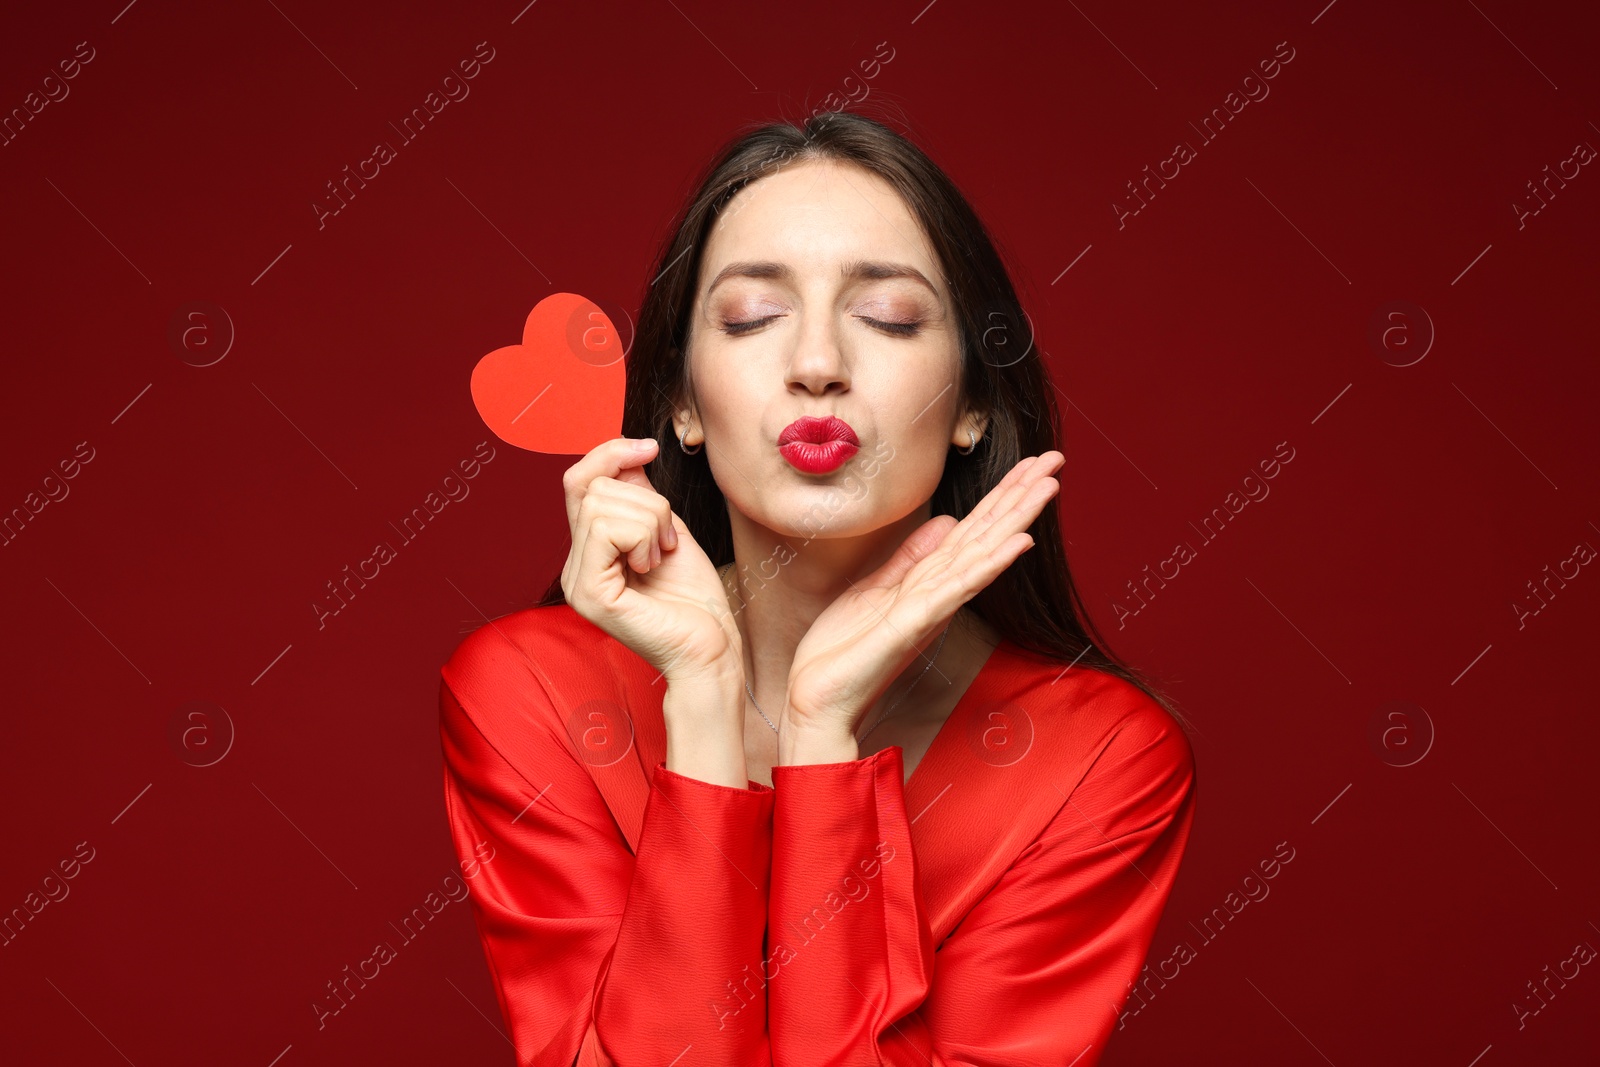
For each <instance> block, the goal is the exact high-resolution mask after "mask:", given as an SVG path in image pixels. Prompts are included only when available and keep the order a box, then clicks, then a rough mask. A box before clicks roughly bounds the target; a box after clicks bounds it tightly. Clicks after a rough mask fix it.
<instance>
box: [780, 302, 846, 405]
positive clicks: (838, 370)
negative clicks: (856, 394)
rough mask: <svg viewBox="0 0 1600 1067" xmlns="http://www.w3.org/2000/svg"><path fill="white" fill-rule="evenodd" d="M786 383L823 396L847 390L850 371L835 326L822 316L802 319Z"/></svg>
mask: <svg viewBox="0 0 1600 1067" xmlns="http://www.w3.org/2000/svg"><path fill="white" fill-rule="evenodd" d="M787 383H788V385H789V387H790V388H791V389H793V388H794V387H796V386H798V387H800V388H802V389H804V390H806V391H807V392H808V393H812V394H814V395H817V396H825V395H827V394H828V392H829V391H843V390H846V389H849V388H850V369H849V367H848V366H847V364H846V361H845V356H844V351H843V350H842V349H841V348H840V345H839V334H838V328H837V326H836V325H835V324H834V323H833V322H831V321H830V320H829V318H828V317H827V316H824V315H810V316H807V315H804V314H803V313H802V315H801V327H800V336H799V338H798V340H797V341H796V342H795V347H794V351H793V352H791V353H790V354H789V367H788V371H787Z"/></svg>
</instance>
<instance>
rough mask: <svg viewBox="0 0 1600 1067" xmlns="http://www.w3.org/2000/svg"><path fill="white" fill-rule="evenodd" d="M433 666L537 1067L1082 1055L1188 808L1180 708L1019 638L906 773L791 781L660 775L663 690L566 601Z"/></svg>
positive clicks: (451, 777) (482, 908)
mask: <svg viewBox="0 0 1600 1067" xmlns="http://www.w3.org/2000/svg"><path fill="white" fill-rule="evenodd" d="M441 674H442V676H443V683H444V684H443V685H442V686H441V688H440V692H439V704H440V732H441V737H442V741H443V747H444V790H445V801H446V807H447V810H448V814H449V822H450V832H451V836H452V838H453V840H454V843H455V848H456V852H457V855H458V856H459V857H460V858H461V860H462V864H463V871H464V872H465V873H466V874H467V875H468V876H469V882H468V885H469V886H470V887H471V890H472V893H471V900H472V905H473V911H474V914H475V916H476V918H477V923H478V930H479V934H480V936H481V938H482V941H483V947H484V953H485V955H486V956H487V958H488V962H489V969H490V971H491V973H492V975H493V978H494V985H495V991H496V994H497V996H498V998H499V1001H500V1010H501V1012H502V1013H503V1014H504V1016H505V1018H506V1020H507V1022H508V1024H509V1027H510V1031H511V1038H512V1041H513V1042H514V1043H515V1045H516V1057H517V1063H518V1064H519V1065H523V1064H528V1065H533V1067H570V1065H573V1064H579V1065H583V1067H611V1065H621V1067H668V1065H672V1064H678V1065H680V1067H688V1065H690V1064H694V1065H701V1067H704V1065H738V1067H743V1065H748V1064H759V1065H778V1067H813V1065H815V1067H821V1065H830V1067H832V1065H855V1064H862V1065H868V1064H870V1065H880V1064H891V1065H895V1067H902V1065H903V1067H942V1065H955V1064H967V1065H1007V1067H1016V1065H1023V1064H1028V1065H1032V1064H1053V1065H1057V1067H1061V1065H1066V1064H1071V1065H1073V1067H1090V1065H1092V1064H1094V1063H1095V1062H1097V1061H1098V1060H1099V1058H1100V1056H1101V1053H1102V1052H1103V1050H1104V1048H1105V1045H1106V1041H1107V1039H1108V1038H1109V1037H1110V1035H1111V1032H1112V1029H1113V1027H1114V1026H1115V1024H1116V1021H1117V1016H1118V1013H1119V1012H1120V1011H1121V1009H1122V1006H1123V1004H1124V1002H1125V1001H1126V999H1127V997H1128V994H1129V991H1130V988H1131V985H1132V982H1133V980H1134V978H1135V977H1136V976H1137V974H1138V972H1139V969H1140V966H1141V965H1142V964H1143V962H1144V959H1145V954H1146V952H1147V951H1148V949H1149V947H1150V940H1151V938H1152V937H1153V935H1154V933H1155V926H1156V921H1157V919H1158V918H1159V917H1160V915H1161V910H1162V908H1163V906H1164V905H1165V904H1166V901H1167V897H1168V895H1169V893H1170V891H1171V889H1172V882H1173V878H1174V877H1175V876H1176V874H1177V871H1178V866H1179V863H1180V861H1181V859H1182V856H1183V850H1184V846H1185V844H1186V843H1187V841H1188V837H1189V829H1190V825H1191V822H1192V820H1193V817H1194V795H1195V774H1194V763H1193V756H1192V754H1191V751H1190V747H1189V743H1188V741H1187V739H1186V738H1185V736H1184V734H1183V732H1182V731H1181V729H1180V728H1179V727H1178V726H1177V724H1176V723H1175V722H1174V721H1173V720H1172V718H1171V716H1169V715H1168V714H1167V713H1166V712H1165V711H1164V710H1163V709H1162V708H1161V707H1160V706H1159V705H1158V704H1156V703H1155V702H1154V701H1152V700H1151V699H1150V698H1148V697H1147V696H1145V695H1144V694H1143V693H1142V692H1141V691H1140V690H1139V689H1138V688H1137V687H1135V686H1133V685H1131V684H1129V683H1127V682H1125V681H1123V680H1121V679H1119V678H1115V677H1113V676H1111V675H1107V674H1104V673H1102V672H1099V671H1093V670H1085V669H1071V670H1066V671H1063V669H1062V668H1061V666H1060V665H1058V664H1053V663H1050V662H1048V661H1045V660H1043V659H1040V658H1038V657H1035V656H1032V655H1030V654H1029V653H1027V652H1026V651H1025V650H1023V649H1021V648H1020V647H1018V646H1016V645H1014V644H1012V643H1011V642H1009V641H1003V642H1002V643H1001V644H1000V645H999V646H998V647H997V648H996V649H995V650H994V652H993V653H992V654H991V655H990V657H989V659H988V661H987V662H986V663H985V664H984V666H983V669H982V670H981V671H980V672H979V674H978V676H977V678H976V679H975V680H974V681H973V682H972V683H971V685H970V686H969V688H968V689H967V691H966V693H965V694H963V696H962V697H961V700H960V702H959V703H958V704H957V706H956V708H955V710H954V711H953V712H952V713H951V715H950V718H949V719H948V720H947V721H946V722H945V723H944V725H943V726H942V727H941V729H940V730H939V732H938V734H937V735H936V736H935V737H934V740H933V742H932V744H931V745H930V747H929V749H928V751H927V754H926V755H925V756H924V757H923V759H922V760H921V761H920V762H919V763H918V764H917V766H916V768H915V771H914V773H913V774H912V775H911V778H910V780H909V781H905V780H904V778H903V774H904V765H903V763H902V761H901V756H902V752H901V749H900V747H899V746H898V745H892V746H890V747H888V748H885V749H883V750H881V751H879V752H877V753H875V754H873V755H871V756H867V757H865V758H862V759H858V760H853V761H848V762H843V763H826V764H811V765H802V766H786V765H779V766H775V767H773V769H772V780H773V785H772V787H771V788H769V787H766V786H764V785H761V784H760V783H757V782H750V783H749V787H748V788H746V789H736V788H732V787H730V786H724V785H715V784H712V783H709V782H703V781H700V780H699V779H695V778H690V777H687V776H685V775H680V774H677V773H675V772H673V771H670V770H668V769H667V767H666V764H665V759H666V729H665V724H664V722H663V720H662V712H661V704H662V695H663V693H664V691H665V687H664V683H663V682H662V681H660V680H659V679H656V678H655V671H654V670H652V669H651V668H650V667H649V666H648V665H647V664H646V663H645V662H644V661H643V660H642V659H641V658H640V657H638V656H637V655H635V654H634V653H632V652H631V651H629V650H628V649H627V648H626V647H625V646H623V645H622V644H620V643H619V642H617V641H616V640H615V639H613V638H611V637H610V636H609V635H607V634H606V633H605V632H604V631H602V630H600V629H599V628H598V627H596V626H594V625H593V624H592V623H590V622H589V621H588V620H586V619H584V618H583V617H582V616H580V615H578V614H577V613H576V612H575V611H573V609H572V608H571V607H570V606H567V605H561V606H554V607H544V608H534V609H531V610H528V611H522V612H518V613H516V614H513V615H509V616H506V617H505V618H501V619H497V620H495V621H494V622H492V623H489V624H488V625H486V626H484V627H483V628H482V629H480V630H478V631H476V632H474V633H473V634H472V635H470V636H469V637H467V638H466V639H465V640H464V641H462V642H461V644H460V646H459V647H458V648H457V649H456V650H455V653H454V654H453V655H452V656H451V657H450V660H449V661H448V662H447V663H446V664H445V665H444V667H443V669H442V671H441Z"/></svg>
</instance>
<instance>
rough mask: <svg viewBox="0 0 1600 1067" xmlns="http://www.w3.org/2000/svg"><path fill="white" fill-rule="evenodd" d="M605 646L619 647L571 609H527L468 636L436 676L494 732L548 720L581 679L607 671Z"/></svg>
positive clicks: (557, 606)
mask: <svg viewBox="0 0 1600 1067" xmlns="http://www.w3.org/2000/svg"><path fill="white" fill-rule="evenodd" d="M608 643H610V644H614V643H615V641H614V639H612V638H611V637H610V635H608V634H606V633H605V632H604V631H602V630H601V629H600V628H599V627H597V626H595V625H594V624H593V623H591V622H589V620H587V619H585V618H584V617H583V616H581V615H579V614H578V613H577V612H576V611H575V610H574V609H573V608H572V607H571V605H568V604H552V605H548V606H541V607H533V608H527V609H525V610H522V611H516V612H512V613H511V614H509V615H503V616H501V617H500V618H497V619H491V620H490V621H488V622H486V623H484V624H483V625H482V626H480V627H478V628H477V629H476V630H474V631H473V632H472V633H470V634H468V635H467V636H466V637H465V638H463V639H462V640H461V641H460V643H458V644H457V645H456V647H455V649H454V650H453V651H452V652H451V654H450V656H449V658H448V659H446V660H445V662H444V664H443V665H442V666H441V667H440V668H439V674H440V677H441V678H442V680H443V684H444V686H445V687H446V688H447V689H448V691H449V693H450V694H451V695H452V696H453V697H454V698H455V703H456V704H458V705H459V707H460V708H461V709H462V710H463V711H464V712H465V713H466V714H467V715H468V716H469V717H470V718H471V719H472V720H473V721H474V722H476V723H477V724H478V725H479V726H480V728H483V727H491V724H493V723H496V722H498V721H499V720H509V719H513V718H515V719H521V720H525V719H526V718H527V717H528V716H529V715H530V714H532V715H547V714H548V711H549V710H550V709H553V708H554V707H555V706H556V705H557V696H556V694H557V693H559V692H562V691H563V690H564V689H566V688H567V687H568V686H570V685H571V684H572V680H573V679H574V678H575V677H576V676H578V675H582V674H604V673H605V671H604V663H605V662H606V660H607V656H608V652H607V649H606V645H607V644H608ZM597 668H599V669H598V670H597ZM449 704H450V702H448V701H446V702H445V711H446V713H450V712H451V711H452V710H453V709H452V708H451V707H450V706H449Z"/></svg>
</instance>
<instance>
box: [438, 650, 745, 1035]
mask: <svg viewBox="0 0 1600 1067" xmlns="http://www.w3.org/2000/svg"><path fill="white" fill-rule="evenodd" d="M522 688H523V687H522V686H519V687H518V691H517V692H515V693H510V692H508V693H507V695H506V699H507V701H516V702H519V704H520V703H523V702H537V703H538V704H539V706H535V707H526V706H519V707H517V708H516V709H515V711H516V713H515V714H514V715H504V714H503V715H501V716H499V717H498V718H489V719H484V718H482V715H483V714H484V711H485V710H486V709H477V708H470V707H464V706H463V705H462V703H461V701H460V700H459V699H458V698H457V696H456V694H455V692H454V691H453V690H452V689H451V687H450V685H449V684H448V681H446V682H445V683H444V684H442V685H441V687H440V693H439V708H440V735H441V738H442V743H443V749H444V792H445V800H446V808H447V813H448V816H449V824H450V834H451V837H452V840H453V842H454V845H455V850H456V853H457V855H458V857H459V858H460V859H461V861H462V870H463V873H464V874H465V875H466V876H467V877H468V882H467V884H468V886H469V887H470V890H471V894H470V899H471V901H472V907H473V913H474V915H475V917H476V920H477V924H478V931H479V936H480V938H481V940H482V943H483V949H484V954H485V956H486V957H487V959H488V963H489V969H490V972H491V975H492V977H493V980H494V987H495V992H496V996H497V997H498V999H499V1002H500V1010H501V1013H502V1015H503V1016H504V1017H505V1019H506V1020H507V1022H508V1024H509V1026H510V1030H511V1038H512V1041H513V1043H514V1045H515V1048H516V1062H517V1064H518V1065H519V1067H523V1065H527V1067H572V1065H573V1064H575V1063H577V1062H578V1058H579V1057H580V1055H581V1056H583V1061H582V1062H583V1063H584V1064H586V1065H587V1064H591V1063H592V1064H598V1065H600V1067H610V1065H612V1064H618V1065H621V1067H645V1065H662V1067H664V1065H666V1064H669V1063H672V1062H674V1061H675V1060H677V1059H678V1058H679V1057H680V1056H681V1055H683V1054H684V1053H685V1052H688V1057H687V1058H686V1059H685V1060H684V1061H683V1062H693V1063H696V1064H712V1065H723V1064H726V1065H729V1067H734V1065H740V1067H742V1065H745V1064H753V1063H765V1062H769V1052H768V1044H767V1033H766V997H765V989H764V987H763V983H761V982H760V981H759V980H755V979H753V978H752V977H751V970H752V969H753V968H755V967H759V966H760V961H761V955H762V944H763V936H764V933H765V928H766V902H767V894H768V888H769V885H768V879H769V868H770V858H771V847H772V844H771V826H772V804H773V791H772V790H771V789H770V788H768V787H766V786H763V785H760V784H759V783H755V782H752V783H750V786H751V788H749V789H735V788H731V787H728V786H723V785H716V784H712V783H709V782H703V781H700V780H698V779H695V778H689V777H686V776H684V775H680V774H677V773H675V772H673V771H670V770H668V769H667V767H666V764H665V763H658V764H657V765H656V766H655V768H654V771H653V775H652V779H651V787H650V793H649V796H648V799H647V801H646V805H645V811H644V817H643V823H642V828H641V830H640V834H639V841H638V854H637V855H633V854H632V853H631V852H630V850H629V848H628V846H627V843H626V840H625V839H624V838H623V836H622V834H621V832H620V831H619V830H618V828H617V826H616V824H615V823H614V822H613V820H612V818H611V816H610V813H609V811H608V810H607V808H606V806H605V802H604V798H603V797H602V796H601V795H600V793H599V791H598V789H597V787H596V785H595V783H594V781H593V779H592V778H591V777H590V776H589V774H588V772H587V771H586V770H585V769H584V767H583V766H582V764H581V763H580V761H579V759H578V757H577V756H576V755H575V752H574V748H573V745H572V743H571V741H570V740H569V739H568V738H567V736H566V734H565V732H564V729H563V727H562V725H561V724H562V723H563V722H564V718H565V717H564V715H562V714H559V713H557V711H556V709H554V708H552V707H550V706H549V700H548V698H547V697H545V696H544V694H543V690H542V687H537V686H534V687H532V688H535V689H538V690H539V691H538V692H537V693H536V694H531V695H530V694H526V693H524V692H522V691H521V690H522ZM498 710H501V711H502V712H503V711H504V710H505V709H504V708H503V707H502V708H500V709H498ZM506 720H510V721H514V722H515V727H514V728H515V729H517V730H519V731H524V732H526V731H532V732H533V734H534V736H535V737H536V739H537V743H536V744H531V745H530V744H527V743H525V742H522V741H519V743H518V744H517V746H516V750H517V752H518V754H519V755H518V760H519V762H518V764H517V765H515V766H513V764H512V763H511V762H510V761H509V760H507V759H506V758H505V757H504V756H503V755H502V753H501V751H500V748H497V746H496V745H495V744H494V743H492V742H491V738H496V739H499V738H500V735H499V734H498V733H497V732H496V731H498V730H506V729H510V728H511V727H507V726H506V725H504V722H505V721H506ZM480 724H482V725H480ZM494 724H499V725H494ZM519 736H521V735H519ZM501 747H504V746H501ZM527 752H534V753H536V754H537V755H536V757H534V758H533V761H532V762H530V758H529V757H527V756H526V755H524V753H527Z"/></svg>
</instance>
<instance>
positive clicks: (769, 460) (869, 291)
mask: <svg viewBox="0 0 1600 1067" xmlns="http://www.w3.org/2000/svg"><path fill="white" fill-rule="evenodd" d="M886 274H887V275H889V276H887V277H885V276H883V275H886ZM953 314H954V308H953V305H952V303H951V298H950V294H949V291H948V289H947V288H946V286H945V282H944V278H943V273H942V272H941V270H940V269H939V263H938V258H937V256H936V255H935V253H934V251H933V248H932V246H931V245H930V243H929V242H928V239H927V237H926V235H925V234H924V233H923V231H922V227H921V225H920V224H919V223H918V222H917V220H916V218H915V217H914V216H913V215H912V213H911V211H910V209H909V208H908V207H907V206H906V205H905V203H904V202H903V201H902V200H901V199H900V196H899V194H898V193H896V192H895V190H894V188H893V186H891V185H889V184H888V183H887V182H885V181H884V180H883V179H881V178H879V177H878V176H877V175H875V174H872V173H871V172H869V171H866V170H863V169H861V168H859V167H855V166H852V165H849V164H839V163H833V162H815V161H807V162H804V163H799V164H794V165H791V166H790V167H789V168H787V169H785V170H781V171H779V172H777V173H775V174H771V175H767V176H765V177H763V178H760V179H759V180H757V181H754V182H752V183H751V184H750V185H748V186H746V187H745V188H744V189H743V190H741V191H740V192H739V193H738V194H737V195H736V196H735V197H734V198H733V199H732V200H731V201H730V202H729V203H728V204H727V205H726V206H725V207H724V208H723V209H722V212H721V214H720V215H719V216H718V219H717V221H716V223H715V224H714V225H713V227H712V230H711V234H710V237H709V240H708V244H707V246H706V248H705V251H704V254H703V255H702V256H701V267H700V276H699V279H698V282H697V287H696V294H695V305H694V310H693V318H692V321H691V323H690V328H689V335H688V336H689V340H688V346H689V355H688V358H689V364H690V370H691V373H692V379H693V383H694V391H695V400H696V408H697V413H698V415H699V419H698V420H694V421H690V420H689V418H688V413H687V412H686V411H685V412H680V414H679V422H678V426H677V428H678V430H679V431H680V432H682V431H684V430H685V429H687V431H688V441H687V444H689V445H690V446H692V445H694V444H695V442H696V441H697V440H699V439H701V438H702V437H703V438H704V441H705V454H706V458H707V461H708V462H709V463H710V465H711V471H712V474H713V476H714V477H715V478H716V481H717V485H718V486H719V487H720V488H721V489H722V491H723V494H724V496H726V497H727V499H728V501H729V503H730V504H731V505H732V506H733V507H734V508H735V509H736V510H737V511H738V512H740V513H742V514H743V515H744V516H746V517H748V518H749V519H751V520H753V521H755V522H757V523H760V524H761V525H762V526H765V527H767V528H768V529H770V530H772V531H774V532H776V533H779V534H783V535H791V536H800V537H805V538H808V539H809V537H811V536H824V537H848V536H852V535H859V534H862V533H867V532H869V531H872V530H875V529H878V528H880V527H883V526H886V525H888V524H889V523H892V522H894V521H896V520H898V519H901V518H904V517H906V516H907V515H910V514H911V513H912V512H914V511H917V510H918V509H919V508H920V507H921V506H922V505H923V504H925V503H927V501H928V499H929V498H930V497H931V496H932V495H933V491H934V489H935V488H937V486H938V484H939V478H940V476H941V475H942V473H943V470H944V464H945V457H946V455H947V453H948V450H949V448H950V446H951V445H952V444H954V443H959V444H961V445H963V446H965V445H967V444H969V443H970V442H969V439H968V436H967V428H968V425H969V424H968V422H967V421H965V420H964V419H963V420H961V421H959V422H958V418H960V416H961V412H960V410H959V407H958V405H959V403H960V401H961V397H960V396H959V395H958V393H959V390H958V377H959V372H960V339H959V335H958V333H957V330H956V327H955V323H954V322H953ZM806 415H810V416H829V415H832V416H837V417H838V418H840V419H843V420H844V421H845V422H846V423H848V424H849V426H850V427H851V429H853V430H854V432H855V435H856V438H857V441H858V442H859V451H857V452H856V453H855V454H854V455H853V456H851V457H850V458H849V459H848V460H847V461H845V462H844V464H843V465H842V466H839V467H837V468H836V469H833V470H830V471H827V472H826V473H816V472H808V471H806V470H802V469H800V468H798V467H796V466H795V465H794V464H793V463H791V462H790V460H789V459H788V458H786V457H785V454H784V453H783V452H780V450H779V435H780V434H781V433H782V432H783V430H784V429H785V428H786V427H788V426H789V425H790V424H791V423H793V422H794V421H795V420H796V419H799V418H800V417H801V416H806ZM971 426H972V428H973V429H974V430H976V431H977V432H978V433H979V434H980V435H981V433H982V429H983V426H982V423H981V422H973V423H971Z"/></svg>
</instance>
